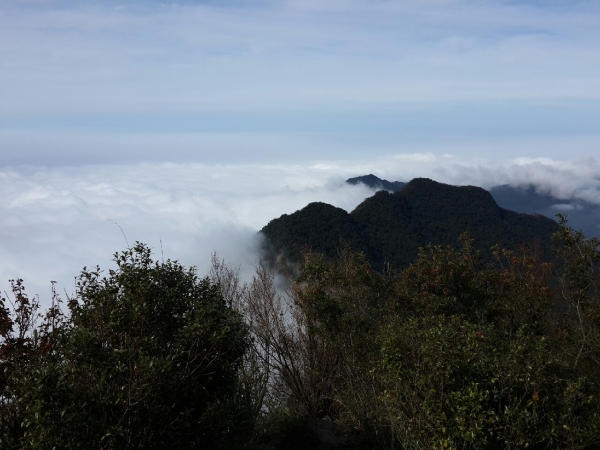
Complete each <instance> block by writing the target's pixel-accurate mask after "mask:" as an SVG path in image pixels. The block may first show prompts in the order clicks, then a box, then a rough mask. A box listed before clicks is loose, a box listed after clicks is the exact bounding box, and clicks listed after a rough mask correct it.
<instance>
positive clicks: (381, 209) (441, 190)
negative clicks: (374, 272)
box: [262, 178, 557, 268]
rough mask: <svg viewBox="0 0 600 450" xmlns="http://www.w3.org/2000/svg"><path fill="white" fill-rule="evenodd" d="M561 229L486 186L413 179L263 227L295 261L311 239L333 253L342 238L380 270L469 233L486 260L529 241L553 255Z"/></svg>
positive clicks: (274, 250)
mask: <svg viewBox="0 0 600 450" xmlns="http://www.w3.org/2000/svg"><path fill="white" fill-rule="evenodd" d="M556 229H557V224H556V223H555V222H554V221H553V220H551V219H549V218H547V217H544V216H539V215H528V214H520V213H516V212H513V211H509V210H506V209H503V208H500V207H499V206H498V205H497V204H496V202H495V201H494V199H493V198H492V196H491V195H490V193H489V192H487V191H486V190H484V189H481V188H478V187H474V186H450V185H447V184H442V183H438V182H435V181H432V180H429V179H425V178H416V179H414V180H412V181H410V182H409V183H407V184H406V185H405V186H404V187H402V188H401V189H400V190H398V191H397V192H395V193H390V192H385V191H380V192H377V193H376V194H375V195H374V196H372V197H370V198H367V199H366V200H365V201H364V202H362V203H361V204H360V205H359V206H357V207H356V209H355V210H354V211H352V212H351V213H349V214H348V213H346V212H345V211H343V210H341V209H339V208H335V207H333V206H330V205H326V204H323V203H313V204H310V205H308V206H307V207H306V208H304V209H302V210H300V211H297V212H295V213H294V214H291V215H284V216H282V217H280V218H279V219H275V220H272V221H271V222H270V223H269V224H268V225H267V226H266V227H264V228H263V230H262V232H263V234H264V235H265V236H266V237H267V240H268V242H269V246H270V249H269V251H270V253H271V255H273V254H278V253H282V252H283V253H284V254H285V255H286V257H287V258H289V259H290V260H292V261H295V260H297V259H298V257H299V255H300V252H301V250H302V248H303V247H304V246H306V245H309V246H310V247H311V248H312V249H313V250H314V251H318V252H323V253H325V254H326V255H327V256H329V257H334V256H335V252H336V247H337V246H338V245H339V243H340V240H344V241H346V242H348V243H349V244H350V245H351V246H352V247H353V248H354V249H355V250H357V251H363V252H365V254H366V256H367V258H368V260H369V261H370V262H371V264H372V265H373V266H374V267H376V268H383V267H384V266H386V265H387V264H389V265H390V266H391V267H395V268H401V267H406V266H407V265H408V264H409V263H410V262H412V261H413V260H414V259H415V257H416V256H417V253H418V248H419V247H422V246H425V245H427V244H428V243H432V244H434V245H438V244H441V245H456V244H457V242H458V238H459V236H460V235H461V234H462V233H464V232H465V231H468V232H469V233H470V235H471V237H472V238H473V239H474V240H475V243H474V245H475V247H476V248H477V249H478V250H480V251H481V254H482V256H483V257H484V259H488V258H489V257H490V256H491V252H490V250H489V249H490V247H491V246H493V245H495V244H499V245H501V246H502V247H504V248H508V249H516V248H518V247H519V246H520V245H521V244H522V243H524V242H528V243H532V242H533V243H537V245H538V246H539V251H541V252H543V253H544V254H545V255H546V256H547V257H549V256H550V236H551V234H552V233H553V232H554V231H556Z"/></svg>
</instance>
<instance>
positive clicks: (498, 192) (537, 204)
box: [346, 175, 600, 237]
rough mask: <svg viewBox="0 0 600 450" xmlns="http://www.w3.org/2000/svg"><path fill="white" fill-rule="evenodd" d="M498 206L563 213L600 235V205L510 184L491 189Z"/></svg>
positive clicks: (365, 179) (395, 185) (372, 179)
mask: <svg viewBox="0 0 600 450" xmlns="http://www.w3.org/2000/svg"><path fill="white" fill-rule="evenodd" d="M346 182H347V183H349V184H359V183H362V184H364V185H366V186H368V187H370V188H371V189H377V190H386V191H390V192H395V191H397V190H398V189H400V188H401V187H402V186H404V184H405V183H402V182H401V181H393V182H390V181H387V180H382V179H381V178H378V177H376V176H375V175H363V176H360V177H354V178H349V179H348V180H346ZM489 192H490V194H492V197H493V198H494V200H496V203H498V206H500V207H502V208H505V209H509V210H511V211H516V212H520V213H525V214H541V215H543V216H546V217H549V218H552V219H554V218H555V217H556V214H558V213H564V214H566V215H567V217H568V219H569V225H570V226H571V227H573V228H574V229H576V230H581V231H583V233H584V234H585V235H586V236H590V237H591V236H598V235H600V205H596V204H593V203H590V202H585V201H582V200H577V201H568V200H564V199H562V200H561V199H558V198H555V197H553V196H551V195H548V194H539V193H538V192H536V190H535V189H534V187H533V186H529V187H527V188H518V187H512V186H509V185H501V186H494V187H493V188H491V189H490V190H489Z"/></svg>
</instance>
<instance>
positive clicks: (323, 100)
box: [0, 0, 600, 297]
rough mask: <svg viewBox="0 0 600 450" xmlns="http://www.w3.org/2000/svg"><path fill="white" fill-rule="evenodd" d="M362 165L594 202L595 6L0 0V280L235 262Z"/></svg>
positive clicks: (434, 0) (599, 104)
mask: <svg viewBox="0 0 600 450" xmlns="http://www.w3.org/2000/svg"><path fill="white" fill-rule="evenodd" d="M366 173H374V174H376V175H378V176H381V177H383V178H387V179H389V180H400V181H408V180H410V178H412V177H415V176H429V177H432V178H434V179H437V180H439V181H444V182H450V183H454V184H475V185H478V186H483V187H491V186H493V185H495V184H506V183H508V184H512V185H516V186H525V185H528V184H530V185H533V186H534V187H535V188H536V189H538V190H539V191H541V192H544V193H551V194H553V195H556V196H557V198H560V199H562V200H564V201H566V202H568V201H571V200H573V199H580V200H586V201H591V202H593V203H600V3H599V2H596V1H578V0H569V1H562V0H545V1H542V0H539V1H500V0H482V1H470V0H412V1H391V0H390V1H384V0H348V1H342V0H330V1H327V2H324V1H317V0H278V1H270V0H254V1H245V0H233V1H227V0H223V1H216V0H215V1H183V2H178V3H162V2H156V1H144V2H136V1H125V2H123V1H121V2H119V1H113V0H103V1H101V2H100V1H89V0H78V1H69V0H63V1H58V0H56V1H55V0H0V192H1V193H2V196H1V198H0V252H1V254H2V258H0V260H1V261H0V287H2V286H3V285H2V283H5V284H6V281H5V280H8V279H9V278H14V277H23V278H25V281H26V283H27V285H28V286H30V291H31V292H32V293H39V294H40V296H41V297H47V295H48V292H49V290H50V287H49V281H50V280H56V281H58V282H59V284H60V285H62V286H64V290H66V291H68V292H71V291H72V286H73V277H74V276H76V275H77V273H78V272H79V270H80V269H81V268H82V267H83V265H87V266H93V265H96V264H100V265H101V266H103V267H104V266H108V265H109V264H110V258H111V255H112V254H113V253H114V252H115V251H118V250H121V249H124V248H126V247H127V245H129V244H131V243H132V242H135V241H136V240H139V241H143V242H147V243H148V244H149V245H151V246H152V248H153V249H154V250H155V254H157V255H158V254H161V255H164V257H165V258H167V257H168V258H174V259H180V260H182V262H184V263H185V264H187V265H197V266H198V268H199V271H202V270H205V268H206V267H207V261H209V259H210V253H211V252H212V251H217V252H218V253H219V255H222V256H223V257H224V258H225V259H226V261H229V262H231V263H233V264H239V265H243V266H244V267H252V265H253V264H255V261H256V257H257V251H256V249H257V247H258V246H259V245H260V243H259V242H258V241H257V240H258V238H257V236H256V231H257V230H259V229H260V228H261V227H262V226H263V225H265V224H266V223H268V221H269V220H271V219H273V218H275V217H277V216H279V215H280V214H283V213H290V212H293V211H295V210H296V209H299V208H301V207H303V206H305V205H306V203H308V202H310V201H327V202H329V203H332V204H335V205H336V206H339V207H342V208H345V209H347V210H351V209H352V208H354V207H355V206H356V205H357V204H358V203H360V202H361V201H362V200H363V199H364V198H365V197H367V196H368V195H370V194H371V192H368V191H365V190H364V188H361V187H349V186H345V185H344V183H343V180H344V179H345V178H347V177H350V176H357V175H363V174H366ZM128 242H129V244H128ZM28 280H29V281H28Z"/></svg>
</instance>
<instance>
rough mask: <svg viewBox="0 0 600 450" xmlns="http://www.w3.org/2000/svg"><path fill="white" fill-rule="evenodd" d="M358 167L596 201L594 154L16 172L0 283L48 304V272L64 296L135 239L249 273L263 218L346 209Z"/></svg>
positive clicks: (0, 179)
mask: <svg viewBox="0 0 600 450" xmlns="http://www.w3.org/2000/svg"><path fill="white" fill-rule="evenodd" d="M366 173H374V174H376V175H378V176H380V177H383V178H387V179H390V180H400V181H408V180H410V179H412V178H413V177H416V176H427V177H431V178H434V179H436V180H438V181H442V182H449V183H453V184H475V185H480V186H484V187H490V186H492V185H495V184H505V183H508V184H511V185H513V186H525V185H533V186H535V187H536V189H538V191H539V192H543V193H550V194H552V195H553V196H555V197H557V199H560V201H557V203H569V202H570V201H573V200H585V201H588V202H592V203H595V204H599V205H600V164H599V163H598V161H596V160H593V159H588V160H567V161H557V160H550V159H543V160H530V159H519V160H513V161H507V162H505V163H503V164H487V165H483V164H478V163H473V162H469V161H464V160H458V159H457V158H452V157H450V156H449V155H445V156H444V155H436V154H434V153H415V154H397V155H388V156H386V157H381V158H374V159H370V160H368V161H367V160H354V161H350V160H348V161H345V162H340V161H337V162H329V163H327V162H321V163H318V164H305V165H270V166H269V165H250V164H248V165H207V164H131V165H121V166H87V167H80V168H54V169H48V168H38V169H36V168H31V167H30V168H20V169H18V170H17V169H13V170H4V171H1V172H0V191H1V192H2V193H3V196H2V199H1V200H0V251H1V252H2V261H1V262H0V280H2V282H3V283H4V287H5V286H7V285H8V283H6V281H7V280H8V279H9V278H15V277H22V278H24V279H25V280H26V282H27V286H29V291H30V292H32V293H39V294H41V296H42V300H47V299H48V298H49V291H50V283H49V282H50V281H51V280H54V281H58V282H59V287H60V288H61V289H66V291H67V292H69V293H70V292H72V291H73V287H74V276H75V275H77V274H78V273H79V271H80V270H81V268H82V267H83V266H88V267H90V266H95V265H96V264H99V265H101V266H102V267H105V268H107V267H110V260H111V257H112V254H113V253H114V252H115V251H118V250H121V249H124V248H126V247H127V245H128V243H129V245H131V244H132V243H133V242H134V241H142V242H145V243H147V244H149V245H150V246H151V247H152V248H153V249H154V252H155V256H156V257H157V258H160V257H161V255H164V258H172V259H179V260H181V261H182V262H183V263H184V264H186V265H196V266H198V267H199V271H200V273H203V272H205V271H206V269H207V267H208V264H209V261H210V255H211V253H212V252H213V251H216V252H218V253H219V255H220V256H222V257H223V258H225V260H226V261H227V262H229V263H231V264H234V265H241V266H242V269H243V272H244V274H245V276H249V274H250V273H251V272H252V268H253V266H254V264H255V263H256V260H257V258H258V257H259V252H258V249H259V246H260V240H259V238H258V237H257V235H256V232H257V231H258V230H259V229H260V228H261V227H262V226H264V225H266V224H267V223H268V221H269V220H271V219H273V218H276V217H278V216H279V215H281V214H284V213H291V212H294V211H296V210H298V209H300V208H302V207H304V206H305V205H306V204H308V203H309V202H312V201H324V202H327V203H330V204H333V205H336V206H338V207H341V208H344V209H346V210H348V211H350V210H352V209H353V208H354V207H355V206H356V205H358V204H359V203H360V202H361V201H362V200H363V199H364V198H366V197H368V196H370V195H372V191H370V190H368V189H367V188H366V187H364V186H349V185H347V184H346V183H344V180H345V179H346V178H348V177H350V176H356V175H362V174H366ZM121 229H122V231H121ZM122 232H123V233H122ZM123 234H124V235H125V236H123Z"/></svg>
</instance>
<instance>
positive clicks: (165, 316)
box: [11, 243, 248, 449]
mask: <svg viewBox="0 0 600 450" xmlns="http://www.w3.org/2000/svg"><path fill="white" fill-rule="evenodd" d="M115 262H116V263H117V269H116V270H110V271H109V272H108V276H107V277H102V274H101V271H100V269H99V268H96V269H95V270H86V269H84V270H83V271H82V273H81V275H80V277H79V282H78V291H77V296H76V298H73V299H70V300H69V302H68V307H69V310H70V315H69V316H68V317H62V320H63V323H62V324H60V326H58V327H54V328H52V329H47V331H46V332H44V330H40V331H39V333H40V334H43V335H44V340H45V341H46V342H48V343H49V345H50V348H51V351H48V352H46V353H45V354H43V355H42V356H40V357H38V358H35V359H31V360H30V361H29V364H28V365H27V366H26V367H25V370H24V373H22V374H12V376H13V377H14V376H20V377H21V380H22V381H21V386H23V391H22V392H21V393H20V396H19V398H17V399H14V401H13V402H12V405H11V406H12V407H13V410H14V411H16V413H17V414H18V415H19V416H20V418H21V421H22V423H23V436H22V439H21V441H20V442H18V443H16V444H17V445H16V447H18V448H40V449H41V448H78V449H80V448H86V449H92V448H98V449H121V448H128V449H129V448H140V449H141V448H144V449H152V448H157V449H158V448H161V449H162V448H182V449H183V448H210V447H213V448H214V447H218V446H225V445H227V446H230V445H232V443H231V442H230V437H231V436H236V435H239V434H240V432H243V430H240V426H239V425H240V420H239V416H238V414H237V411H235V410H234V409H233V408H232V405H234V402H232V401H231V400H230V399H231V398H232V397H233V395H234V391H235V389H236V381H237V373H238V370H239V367H240V364H241V361H242V358H243V355H244V353H245V351H246V348H247V345H248V340H247V330H246V327H245V325H244V324H243V322H242V320H241V318H240V316H239V315H238V314H237V313H236V312H234V311H233V310H232V308H231V307H230V305H228V304H227V302H226V301H225V300H224V298H223V295H222V293H221V290H220V287H219V286H218V285H216V284H213V283H211V282H210V281H208V279H199V278H198V277H197V275H196V273H195V271H194V270H193V269H189V270H186V269H185V268H183V267H182V266H181V265H180V264H178V263H177V262H172V261H167V262H164V263H158V262H154V261H153V260H152V257H151V252H150V250H149V249H148V248H147V247H146V246H144V245H142V244H139V243H138V244H137V245H136V246H135V247H134V248H132V249H129V250H126V251H124V252H122V253H121V254H117V255H115Z"/></svg>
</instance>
